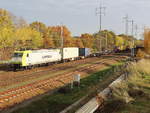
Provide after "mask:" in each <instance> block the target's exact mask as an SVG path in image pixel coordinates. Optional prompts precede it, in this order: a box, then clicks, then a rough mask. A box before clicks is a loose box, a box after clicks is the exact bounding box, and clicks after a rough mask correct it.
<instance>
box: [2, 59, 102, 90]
mask: <svg viewBox="0 0 150 113" xmlns="http://www.w3.org/2000/svg"><path fill="white" fill-rule="evenodd" d="M95 60H97V59H95ZM95 60H88V61H86V62H85V61H82V62H72V66H71V64H69V65H67V66H65V67H54V68H50V69H44V70H41V71H36V72H33V73H30V74H23V75H18V76H17V77H13V76H12V77H11V78H7V77H6V78H5V79H2V80H0V86H1V88H2V87H4V88H5V87H7V86H11V85H14V84H18V83H22V82H25V81H29V80H33V79H37V78H40V77H44V76H45V75H47V74H48V75H49V74H50V73H51V74H52V76H54V75H55V76H57V75H60V74H62V73H64V74H65V73H67V72H62V73H57V72H58V71H63V70H69V69H71V70H74V69H73V68H76V67H77V66H78V65H81V64H82V63H85V64H89V65H91V63H90V62H94V61H95ZM100 60H102V59H99V61H100ZM78 68H80V67H78ZM71 70H70V71H71ZM54 73H56V74H54ZM47 77H50V76H47ZM41 79H43V78H41ZM31 82H32V81H31Z"/></svg>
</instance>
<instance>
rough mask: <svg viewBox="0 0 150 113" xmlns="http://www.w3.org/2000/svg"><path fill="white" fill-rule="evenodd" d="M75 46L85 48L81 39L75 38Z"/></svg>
mask: <svg viewBox="0 0 150 113" xmlns="http://www.w3.org/2000/svg"><path fill="white" fill-rule="evenodd" d="M74 46H75V47H79V48H84V45H83V42H82V40H81V38H79V37H78V38H74Z"/></svg>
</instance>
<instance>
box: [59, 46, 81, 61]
mask: <svg viewBox="0 0 150 113" xmlns="http://www.w3.org/2000/svg"><path fill="white" fill-rule="evenodd" d="M62 57H63V60H64V61H68V60H76V59H78V58H79V48H77V47H70V48H63V55H62Z"/></svg>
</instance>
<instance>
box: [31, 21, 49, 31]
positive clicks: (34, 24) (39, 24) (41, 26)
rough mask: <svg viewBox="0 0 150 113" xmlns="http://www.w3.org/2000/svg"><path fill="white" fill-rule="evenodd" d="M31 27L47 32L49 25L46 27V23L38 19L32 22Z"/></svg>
mask: <svg viewBox="0 0 150 113" xmlns="http://www.w3.org/2000/svg"><path fill="white" fill-rule="evenodd" d="M30 27H31V28H33V29H35V30H36V31H38V32H40V33H42V34H43V33H45V32H46V29H47V27H46V25H45V24H44V23H42V22H38V21H36V22H32V23H31V24H30Z"/></svg>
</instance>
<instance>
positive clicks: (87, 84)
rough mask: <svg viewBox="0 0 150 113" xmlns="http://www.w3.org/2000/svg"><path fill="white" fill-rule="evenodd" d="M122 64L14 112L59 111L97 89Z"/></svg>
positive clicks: (38, 112) (48, 112)
mask: <svg viewBox="0 0 150 113" xmlns="http://www.w3.org/2000/svg"><path fill="white" fill-rule="evenodd" d="M120 65H122V64H118V65H113V66H111V67H109V68H106V69H104V70H101V71H99V72H96V73H93V74H91V75H90V76H88V77H87V78H84V79H82V80H81V85H80V87H74V88H73V89H70V85H68V86H66V88H65V89H67V93H66V92H63V93H62V92H60V91H58V92H55V93H54V94H53V95H51V96H45V97H44V98H42V99H40V100H38V101H35V102H32V103H31V104H30V105H28V106H26V107H24V108H20V109H18V110H17V111H15V112H13V113H58V112H60V111H61V110H63V109H65V108H66V107H67V106H69V105H71V104H73V103H74V102H76V101H77V100H79V99H81V98H82V97H84V96H86V95H87V94H91V93H93V92H95V91H97V89H96V85H97V84H100V83H101V82H100V81H105V80H106V79H108V77H110V73H111V75H112V73H113V71H114V68H115V67H116V66H120Z"/></svg>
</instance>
